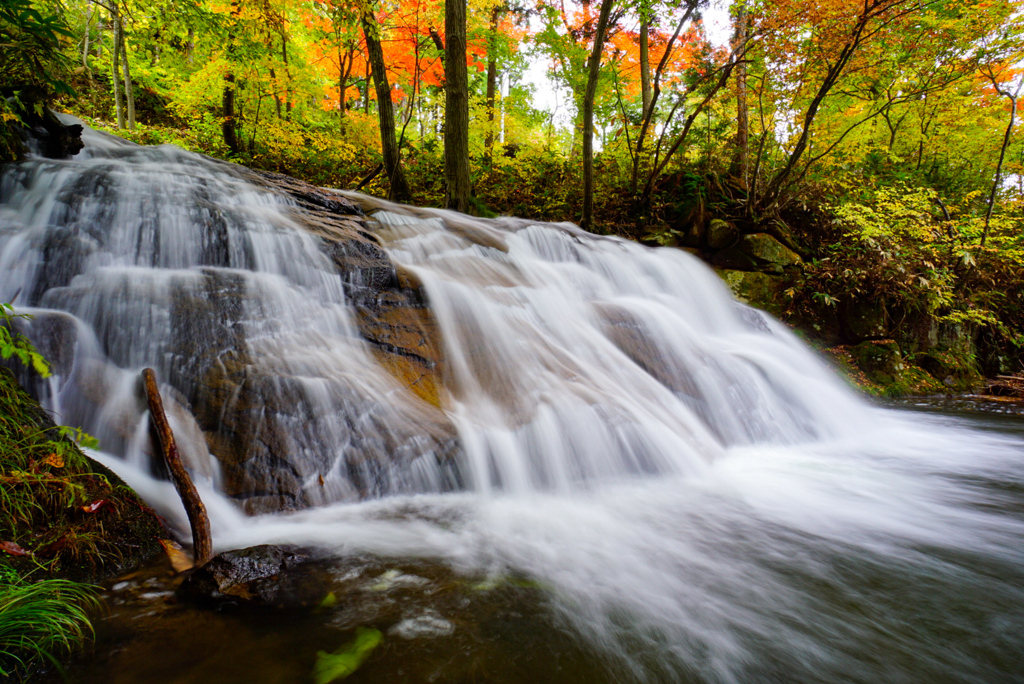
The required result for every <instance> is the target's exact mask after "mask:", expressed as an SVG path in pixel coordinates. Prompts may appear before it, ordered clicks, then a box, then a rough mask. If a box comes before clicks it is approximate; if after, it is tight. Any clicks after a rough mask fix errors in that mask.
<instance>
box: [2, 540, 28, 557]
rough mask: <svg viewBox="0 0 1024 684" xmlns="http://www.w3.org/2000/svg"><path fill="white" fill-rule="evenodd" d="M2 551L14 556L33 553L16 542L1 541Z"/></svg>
mask: <svg viewBox="0 0 1024 684" xmlns="http://www.w3.org/2000/svg"><path fill="white" fill-rule="evenodd" d="M0 551H4V552H6V553H9V554H11V555H12V556H29V555H31V554H30V553H29V552H28V551H26V550H25V549H23V548H21V547H20V546H18V545H17V544H15V543H14V542H9V541H0Z"/></svg>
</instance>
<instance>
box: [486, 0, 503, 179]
mask: <svg viewBox="0 0 1024 684" xmlns="http://www.w3.org/2000/svg"><path fill="white" fill-rule="evenodd" d="M501 15H502V8H500V7H495V8H494V9H493V10H491V26H490V31H489V32H488V34H487V135H486V137H485V138H484V149H485V150H486V151H487V164H488V166H490V163H491V158H492V156H493V154H494V105H495V100H496V95H497V93H496V91H497V85H498V54H497V52H498V45H497V43H498V24H499V22H500V21H501Z"/></svg>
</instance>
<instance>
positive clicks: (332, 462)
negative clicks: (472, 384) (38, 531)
mask: <svg viewBox="0 0 1024 684" xmlns="http://www.w3.org/2000/svg"><path fill="white" fill-rule="evenodd" d="M90 154H91V155H92V156H90V162H95V163H91V164H88V165H85V166H83V165H81V164H79V163H78V162H77V161H75V160H72V161H70V162H64V163H60V164H55V163H52V162H47V161H43V160H39V159H38V158H35V159H30V160H28V161H26V162H24V163H20V164H15V165H11V166H8V167H6V168H5V169H4V179H3V180H4V183H3V184H0V193H4V192H6V193H10V192H12V191H11V188H22V189H24V188H27V189H28V190H19V192H22V191H24V192H33V191H34V190H35V189H39V193H38V194H40V195H42V194H43V193H42V189H45V190H46V193H47V194H46V197H47V202H27V203H26V206H31V207H42V208H41V209H40V210H39V214H38V215H35V214H32V213H31V211H30V210H29V209H23V208H21V207H18V208H17V209H16V210H17V211H22V212H23V213H24V214H25V216H21V217H19V218H18V223H17V224H16V225H15V224H12V225H14V229H15V230H23V231H24V233H25V237H24V240H23V243H22V244H24V245H25V247H24V252H25V254H24V258H21V259H17V258H15V257H11V256H9V254H10V253H9V252H5V258H9V259H11V260H12V261H10V266H11V267H12V268H13V269H15V270H16V272H15V273H13V274H12V275H11V276H10V278H9V280H8V281H7V282H5V283H3V284H4V285H7V286H9V289H10V290H11V291H12V294H8V295H7V296H8V297H12V296H17V297H18V301H17V302H16V303H17V304H18V305H22V306H30V307H38V308H45V309H52V310H55V311H61V312H67V314H70V315H66V314H64V313H53V314H50V313H46V314H40V316H39V317H38V318H37V319H36V320H35V321H32V322H31V324H30V325H29V326H28V328H27V330H28V335H29V337H30V338H31V339H33V340H34V341H35V343H36V344H37V345H39V346H40V348H42V349H43V350H44V352H45V354H46V356H47V358H50V359H51V360H52V361H53V363H54V371H55V375H56V380H57V383H50V384H49V385H48V384H47V383H41V382H35V381H34V380H33V382H32V383H31V384H32V385H33V388H34V390H35V391H36V392H37V394H38V395H39V396H41V397H42V396H44V395H46V394H47V393H48V392H51V391H52V389H51V387H50V386H54V387H56V389H58V390H59V391H60V392H61V393H62V397H61V399H60V404H61V410H62V413H63V416H62V417H63V419H64V420H67V421H69V422H71V423H73V424H81V425H86V426H89V425H92V424H93V423H94V422H95V423H101V424H102V427H100V429H101V430H103V431H104V433H103V434H98V435H97V436H98V437H99V438H100V439H101V440H102V442H103V446H104V448H105V449H107V450H110V451H112V452H118V451H127V450H129V449H136V448H141V450H142V451H143V452H145V451H146V447H145V445H140V444H139V439H140V437H139V436H140V435H144V432H145V431H144V430H140V425H141V423H142V421H143V420H144V419H145V411H146V409H145V404H144V402H139V401H138V400H137V397H135V396H134V395H133V392H132V386H133V383H134V382H135V380H136V378H137V374H138V369H139V368H141V367H144V366H151V367H154V368H155V369H156V372H157V377H158V379H159V381H160V382H161V383H162V384H163V387H162V389H161V392H162V394H164V395H165V396H164V399H165V402H166V403H167V405H168V415H169V416H170V417H171V420H172V423H176V424H175V425H174V426H173V427H174V429H175V433H176V435H177V434H178V432H179V430H181V431H182V432H187V433H188V438H187V439H185V440H180V439H179V443H180V446H182V447H187V446H188V445H192V446H195V447H196V449H195V450H194V451H195V452H196V453H194V454H192V456H194V458H189V455H188V454H187V453H186V452H187V451H188V449H187V448H182V456H183V458H185V459H186V461H188V462H190V463H191V465H192V468H193V471H194V474H198V475H200V476H202V475H204V474H205V475H206V476H208V477H209V478H210V479H214V480H217V479H218V478H219V482H217V484H218V485H219V486H220V488H221V489H222V490H223V491H224V492H225V493H226V494H228V495H229V496H231V497H233V498H235V499H236V500H237V501H238V502H239V503H240V504H241V505H242V507H243V508H244V509H245V510H246V511H248V512H251V513H258V512H266V511H276V510H288V509H295V508H302V507H306V506H312V505H319V504H322V503H327V502H331V501H338V500H354V499H359V498H363V497H370V496H375V495H382V494H389V493H397V492H402V491H413V490H415V491H424V490H433V491H437V490H446V489H450V488H453V487H456V486H458V479H457V475H455V474H454V468H452V467H450V466H451V464H452V462H453V457H454V455H455V454H456V453H457V452H458V449H459V445H458V440H457V433H456V429H455V427H454V426H453V425H452V423H451V421H450V420H449V418H448V417H447V416H446V414H445V413H444V411H443V410H442V408H441V407H442V406H443V405H444V403H445V401H446V393H445V390H444V388H443V372H444V368H443V365H442V363H441V351H440V350H441V348H442V345H441V340H440V339H439V335H438V330H437V326H436V324H435V323H434V320H433V318H432V316H431V314H430V313H429V309H428V306H427V304H428V303H427V301H426V298H425V295H424V293H423V289H422V287H421V285H420V284H419V283H418V282H417V281H416V279H415V277H413V275H412V274H409V273H399V272H398V271H397V269H396V268H395V266H394V264H393V263H392V262H391V260H390V258H389V257H388V254H387V252H386V251H385V250H384V249H383V248H382V247H381V244H380V242H379V241H378V238H377V237H376V236H375V235H374V234H373V230H372V229H371V227H370V225H371V224H370V223H369V222H368V221H367V219H366V217H365V215H364V214H363V211H362V210H361V209H360V208H359V207H358V206H356V205H355V204H353V203H352V202H351V201H349V200H348V199H346V198H345V197H343V196H342V195H340V194H337V193H334V192H331V191H328V190H324V189H322V188H318V187H315V186H313V185H310V184H308V183H304V182H301V181H298V180H295V179H292V178H289V177H286V176H282V175H279V174H272V173H264V172H256V171H252V170H249V169H246V168H244V167H240V166H236V165H233V164H227V163H223V162H218V161H215V160H211V159H206V158H202V157H199V156H197V155H190V154H188V153H185V152H183V151H181V150H176V149H174V148H169V147H163V148H148V147H139V146H134V145H131V144H128V143H124V142H118V141H107V140H103V141H101V142H99V143H97V145H96V146H95V147H93V139H92V138H90ZM15 199H16V198H15ZM11 201H12V197H11V196H10V195H9V194H8V195H0V203H5V204H4V207H5V208H7V207H8V204H7V203H9V202H11ZM51 205H52V207H53V208H52V209H50V207H51ZM28 227H31V228H28ZM5 263H6V262H5ZM18 283H24V287H21V288H16V287H14V285H16V284H18ZM15 290H16V292H17V294H16V295H15V294H13V292H14V291H15ZM76 318H77V319H78V320H79V321H81V322H82V323H84V325H79V324H78V323H77V322H76ZM324 318H327V320H326V321H325V320H323V319H324ZM76 325H78V327H76ZM375 361H376V363H374V362H375ZM381 369H383V370H384V371H386V372H381ZM172 414H174V415H172ZM97 416H103V418H102V420H98V419H97ZM141 439H144V436H143V437H141ZM150 451H151V452H152V450H150ZM211 455H212V457H213V459H215V461H211V458H210V457H211ZM414 462H415V465H413V464H414ZM203 464H206V465H205V466H204V465H203ZM211 464H212V465H219V467H210V465H211ZM157 469H159V468H158V467H157ZM196 471H198V473H197V472H196Z"/></svg>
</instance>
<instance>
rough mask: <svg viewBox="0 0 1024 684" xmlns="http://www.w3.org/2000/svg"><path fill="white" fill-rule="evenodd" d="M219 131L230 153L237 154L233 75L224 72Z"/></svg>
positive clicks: (238, 150)
mask: <svg viewBox="0 0 1024 684" xmlns="http://www.w3.org/2000/svg"><path fill="white" fill-rule="evenodd" d="M221 110H222V111H221V116H222V117H223V121H222V123H221V133H222V134H223V135H224V144H225V145H227V146H228V149H229V150H231V153H232V154H238V153H239V152H240V151H241V150H240V149H239V147H238V133H237V131H236V130H235V75H234V74H224V93H223V96H222V98H221Z"/></svg>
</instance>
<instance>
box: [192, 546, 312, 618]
mask: <svg viewBox="0 0 1024 684" xmlns="http://www.w3.org/2000/svg"><path fill="white" fill-rule="evenodd" d="M327 586H328V580H327V575H326V574H325V572H324V570H323V568H322V566H321V565H320V564H318V563H317V562H315V559H314V558H312V557H311V556H309V555H305V554H303V553H299V552H297V551H291V550H288V549H284V548H281V547H279V546H271V545H268V544H263V545H260V546H252V547H249V548H247V549H238V550H236V551H225V552H224V553H221V554H218V555H217V556H214V557H213V559H211V560H210V562H209V563H207V564H206V565H204V566H202V567H201V568H197V569H196V570H195V571H193V572H192V574H191V575H189V576H188V577H187V578H186V579H185V581H184V582H183V583H182V584H181V587H180V588H179V589H178V595H179V596H180V597H181V598H183V599H185V600H188V601H192V602H194V603H199V604H202V605H210V606H215V607H218V608H225V607H230V608H243V609H278V610H280V609H296V608H312V607H315V606H317V605H319V604H320V603H321V602H322V601H323V600H324V597H325V596H326V595H327Z"/></svg>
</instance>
